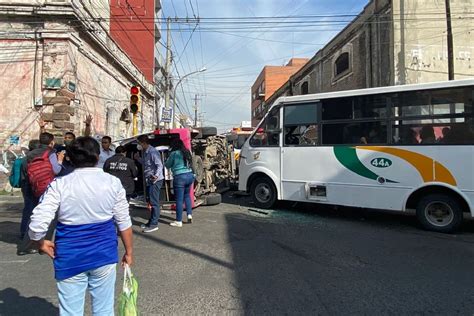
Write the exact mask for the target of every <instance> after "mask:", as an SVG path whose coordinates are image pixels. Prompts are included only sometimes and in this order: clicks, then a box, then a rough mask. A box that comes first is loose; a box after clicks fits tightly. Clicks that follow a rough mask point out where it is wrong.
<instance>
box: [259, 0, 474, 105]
mask: <svg viewBox="0 0 474 316" xmlns="http://www.w3.org/2000/svg"><path fill="white" fill-rule="evenodd" d="M450 3H451V12H452V15H451V20H452V29H453V30H452V34H453V40H454V73H455V79H463V78H469V77H473V76H474V68H473V66H474V65H473V61H472V60H471V57H472V56H473V54H474V48H473V46H474V45H473V43H474V36H473V34H474V31H473V30H474V20H473V19H472V14H473V12H474V7H473V6H472V1H471V0H455V1H454V0H451V2H450ZM446 30H447V28H446V8H445V2H444V1H435V0H419V1H418V0H417V1H414V0H372V1H370V2H369V3H368V4H367V5H366V7H365V8H364V10H363V11H362V12H361V13H360V14H359V15H358V16H357V17H356V18H355V19H354V20H353V21H352V22H351V23H349V24H348V25H347V26H346V27H345V28H344V29H343V30H342V31H341V32H340V33H339V34H337V35H336V36H335V37H334V38H333V39H332V40H331V41H330V42H329V43H328V44H327V45H326V46H324V47H323V48H322V49H321V50H319V51H318V52H317V53H316V54H315V55H314V56H313V57H312V58H311V59H310V61H308V62H307V63H306V64H305V66H303V67H302V68H301V69H300V70H299V71H298V72H296V73H295V74H294V75H292V76H291V77H290V78H289V80H288V81H287V82H286V83H285V84H284V85H283V86H282V87H281V88H280V89H278V90H277V91H276V92H275V93H274V94H273V95H272V96H271V97H270V98H268V99H267V101H266V102H265V107H266V109H268V107H269V106H270V105H271V104H272V103H273V102H274V101H275V100H276V99H277V98H278V97H280V96H285V95H299V94H306V93H320V92H330V91H341V90H351V89H362V88H370V87H379V86H389V85H400V84H412V83H423V82H433V81H443V80H448V54H447V39H446V37H447V36H446V34H447V31H446Z"/></svg>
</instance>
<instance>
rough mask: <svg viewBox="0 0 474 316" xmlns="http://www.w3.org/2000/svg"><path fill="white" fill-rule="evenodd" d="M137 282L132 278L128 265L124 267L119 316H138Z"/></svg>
mask: <svg viewBox="0 0 474 316" xmlns="http://www.w3.org/2000/svg"><path fill="white" fill-rule="evenodd" d="M137 298H138V281H137V279H136V278H135V277H134V276H133V274H132V270H130V267H129V266H128V264H126V265H125V268H124V273H123V288H122V294H120V306H119V315H120V316H138V308H137Z"/></svg>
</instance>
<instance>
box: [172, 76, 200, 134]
mask: <svg viewBox="0 0 474 316" xmlns="http://www.w3.org/2000/svg"><path fill="white" fill-rule="evenodd" d="M206 70H207V68H206V67H202V68H201V69H199V70H196V71H193V72H190V73H188V74H186V75H184V76H182V77H181V78H180V79H179V80H178V83H177V84H176V85H175V86H174V89H173V111H172V112H171V115H172V116H173V128H176V119H175V111H176V89H177V88H178V86H179V84H180V83H181V82H182V81H183V80H184V79H185V78H187V77H189V76H191V75H194V74H197V73H200V72H204V71H206Z"/></svg>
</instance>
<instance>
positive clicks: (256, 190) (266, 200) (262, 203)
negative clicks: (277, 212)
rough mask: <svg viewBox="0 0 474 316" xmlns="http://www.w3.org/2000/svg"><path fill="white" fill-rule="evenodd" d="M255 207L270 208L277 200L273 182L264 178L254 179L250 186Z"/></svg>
mask: <svg viewBox="0 0 474 316" xmlns="http://www.w3.org/2000/svg"><path fill="white" fill-rule="evenodd" d="M250 192H251V194H252V199H253V202H254V203H255V205H256V206H257V207H259V208H271V207H272V206H273V205H275V202H276V200H277V191H276V188H275V185H274V184H273V181H272V180H270V179H269V178H266V177H259V178H256V179H255V180H254V181H253V182H252V185H251V186H250Z"/></svg>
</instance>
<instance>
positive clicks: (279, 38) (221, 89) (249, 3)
mask: <svg viewBox="0 0 474 316" xmlns="http://www.w3.org/2000/svg"><path fill="white" fill-rule="evenodd" d="M367 3H368V0H345V1H337V0H336V1H335V0H163V1H162V14H163V17H165V18H166V17H171V18H172V24H171V30H172V31H171V37H172V44H173V45H172V51H173V55H174V67H173V77H174V78H175V79H174V80H173V82H175V83H176V82H177V81H178V80H179V78H180V77H182V76H184V75H185V74H188V73H191V72H194V71H196V70H199V69H202V68H203V67H206V69H207V70H206V71H204V72H201V73H197V74H194V75H191V76H189V77H187V79H184V80H183V81H182V82H181V84H180V85H179V86H178V87H177V98H178V104H179V107H180V109H181V111H182V112H183V113H185V114H188V115H191V116H192V117H194V110H193V106H194V103H195V101H194V98H195V96H196V95H197V96H198V101H197V104H198V109H199V112H200V114H202V117H203V119H204V125H205V126H216V127H217V128H218V130H219V131H221V132H223V131H225V130H227V129H230V128H231V127H235V126H239V125H240V122H241V121H249V120H250V104H251V93H250V88H251V86H252V84H253V83H254V81H255V80H256V79H257V77H258V75H259V74H260V72H261V70H262V69H263V67H264V66H265V65H277V66H278V65H284V64H286V63H287V62H288V61H289V59H290V58H292V57H307V58H311V57H312V56H314V54H315V53H316V52H317V51H318V50H319V49H320V48H322V47H323V46H324V45H325V44H326V43H327V42H328V41H329V40H330V39H331V38H333V37H334V36H335V35H336V34H337V33H338V32H339V31H340V30H341V29H343V28H344V26H345V25H347V24H348V22H349V21H350V20H352V19H353V18H354V15H356V14H359V13H360V12H361V11H362V9H363V8H364V6H365V5H366V4H367ZM308 15H313V16H315V15H317V17H307V16H308ZM334 15H337V17H334ZM341 15H349V16H348V17H344V16H342V17H341ZM194 16H196V17H199V18H200V19H199V23H196V21H197V20H196V19H195V18H194ZM288 16H291V17H292V18H287V17H288ZM301 16H306V17H301ZM175 17H178V18H181V19H179V21H176V19H175ZM187 17H188V18H189V20H188V23H186V20H185V18H187ZM295 17H300V18H297V19H296V18H295ZM216 18H218V19H216ZM223 18H226V19H227V20H226V19H223ZM228 18H239V19H238V20H236V19H228ZM269 18H273V19H269ZM315 20H316V22H314V21H315ZM227 21H228V23H227V24H224V23H223V22H227ZM235 21H239V22H240V23H238V22H237V23H235ZM307 21H313V22H307ZM325 21H327V22H325ZM242 22H243V23H242ZM269 22H271V23H269ZM292 23H294V24H292ZM298 23H299V25H298ZM302 23H303V24H302ZM304 23H306V24H304ZM196 24H197V25H196ZM308 24H309V25H308ZM193 30H194V32H193ZM162 42H163V43H166V25H165V24H164V23H163V25H162Z"/></svg>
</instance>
